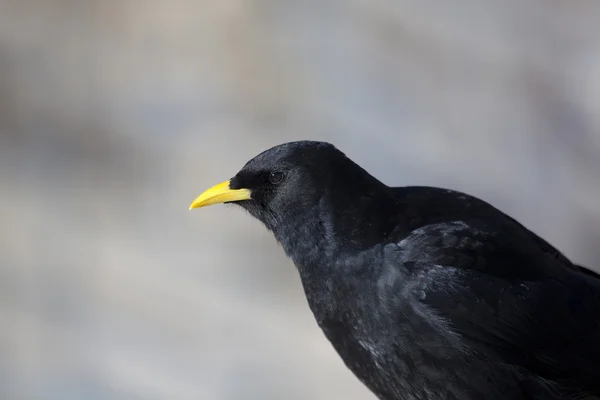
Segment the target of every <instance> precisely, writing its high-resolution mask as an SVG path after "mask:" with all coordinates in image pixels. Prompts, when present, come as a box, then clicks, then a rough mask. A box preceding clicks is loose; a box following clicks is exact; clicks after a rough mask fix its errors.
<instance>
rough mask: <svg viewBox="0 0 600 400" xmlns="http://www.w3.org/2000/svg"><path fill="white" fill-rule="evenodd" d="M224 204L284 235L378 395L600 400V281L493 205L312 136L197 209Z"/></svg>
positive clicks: (210, 194)
mask: <svg viewBox="0 0 600 400" xmlns="http://www.w3.org/2000/svg"><path fill="white" fill-rule="evenodd" d="M216 203H235V204H238V205H239V206H241V207H243V208H244V209H246V210H247V211H249V212H250V214H252V215H253V216H254V217H256V218H258V219H259V220H260V221H262V222H263V223H264V224H265V225H266V226H267V228H268V229H269V230H271V231H272V232H273V234H274V235H275V238H276V239H277V241H278V242H279V243H280V244H281V245H282V247H283V249H284V250H285V252H286V253H287V255H288V256H289V257H290V258H291V259H292V260H293V262H294V264H295V265H296V267H297V269H298V271H299V274H300V277H301V280H302V285H303V288H304V292H305V294H306V298H307V300H308V304H309V306H310V309H311V310H312V312H313V314H314V316H315V318H316V321H317V323H318V324H319V326H320V327H321V328H322V330H323V332H324V333H325V335H326V337H327V338H328V339H329V341H330V342H331V343H332V344H333V346H334V347H335V349H336V351H337V352H338V353H339V355H340V356H341V358H342V359H343V361H344V363H345V364H346V365H347V367H348V368H349V369H350V370H351V371H352V372H353V373H354V374H355V375H356V376H357V377H358V378H359V379H360V380H361V381H362V382H363V383H364V384H365V385H366V386H367V387H368V388H369V389H370V390H371V391H372V392H373V393H374V394H375V395H376V396H377V397H378V398H379V399H382V400H421V399H440V400H526V399H527V400H530V399H532V400H533V399H535V400H558V399H580V398H583V397H585V396H586V395H587V396H589V395H595V396H600V276H599V275H598V274H596V273H594V272H592V271H590V270H587V269H585V268H583V267H581V266H578V265H575V264H573V263H572V262H571V261H569V260H568V259H567V258H566V257H565V256H564V255H563V254H561V253H560V252H559V251H558V250H556V249H555V248H554V247H552V246H551V245H550V244H548V243H547V242H546V241H545V240H543V239H542V238H540V237H539V236H537V235H536V234H534V233H533V232H531V231H530V230H528V229H527V228H525V227H524V226H523V225H521V224H520V223H518V222H517V221H515V220H514V219H512V218H511V217H509V216H507V215H506V214H504V213H502V212H501V211H499V210H498V209H496V208H494V207H493V206H492V205H490V204H488V203H486V202H484V201H482V200H480V199H477V198H475V197H473V196H469V195H467V194H464V193H460V192H456V191H452V190H446V189H441V188H435V187H424V186H422V187H421V186H419V187H389V186H386V185H385V184H383V183H382V182H380V181H379V180H377V179H376V178H374V177H373V176H371V175H370V174H369V173H368V172H366V171H365V170H364V169H363V168H361V167H360V166H358V165H357V164H355V163H354V162H353V161H352V160H350V159H349V158H348V157H346V156H345V155H344V154H343V153H342V152H341V151H339V150H338V149H336V148H335V147H334V146H333V145H331V144H329V143H323V142H311V141H300V142H292V143H286V144H282V145H279V146H276V147H273V148H271V149H269V150H266V151H264V152H263V153H261V154H259V155H258V156H256V157H255V158H253V159H252V160H250V161H249V162H248V163H247V164H246V165H245V166H244V167H243V168H242V169H241V171H239V172H238V173H237V174H236V175H235V176H234V177H233V178H231V180H229V181H226V182H223V183H221V184H219V185H217V186H214V187H213V188H211V189H209V190H207V191H206V192H204V193H203V194H201V195H200V196H199V197H198V198H197V199H196V200H195V201H194V202H193V203H192V205H191V206H190V209H191V208H198V207H203V206H206V205H210V204H216ZM557 229H560V227H557Z"/></svg>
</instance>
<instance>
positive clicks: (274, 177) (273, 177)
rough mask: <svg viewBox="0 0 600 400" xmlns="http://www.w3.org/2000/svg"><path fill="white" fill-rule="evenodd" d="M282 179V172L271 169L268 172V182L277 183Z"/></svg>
mask: <svg viewBox="0 0 600 400" xmlns="http://www.w3.org/2000/svg"><path fill="white" fill-rule="evenodd" d="M281 181H283V172H279V171H273V172H271V173H270V174H269V182H271V183H272V184H273V185H277V184H278V183H281Z"/></svg>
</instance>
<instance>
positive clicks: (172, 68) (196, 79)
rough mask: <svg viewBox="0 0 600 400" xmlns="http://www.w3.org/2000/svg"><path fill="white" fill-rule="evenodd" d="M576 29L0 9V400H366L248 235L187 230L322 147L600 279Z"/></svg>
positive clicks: (271, 5)
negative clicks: (466, 204) (242, 180)
mask: <svg viewBox="0 0 600 400" xmlns="http://www.w3.org/2000/svg"><path fill="white" fill-rule="evenodd" d="M599 19H600V3H599V2H597V1H590V0H569V1H552V0H544V1H542V0H463V1H458V2H444V1H441V2H440V1H433V0H396V1H384V0H370V1H364V0H346V1H340V0H319V1H316V0H308V1H302V2H299V1H295V0H279V1H275V0H219V1H208V0H204V1H202V0H196V1H191V0H189V1H186V0H172V1H158V0H125V1H115V0H88V1H72V0H13V1H10V0H0V398H2V399H7V400H11V399H16V400H21V399H27V400H29V399H44V400H46V399H51V400H54V399H61V400H70V399H93V400H101V399H102V400H104V399H110V400H112V399H118V400H120V399H144V400H150V399H152V400H155V399H156V400H158V399H161V400H162V399H169V400H171V399H173V400H178V399H208V400H248V399H257V400H271V399H277V400H279V399H285V400H304V399H314V400H331V399H348V400H369V399H373V396H372V395H371V394H370V393H369V392H368V391H367V390H366V389H365V388H364V387H363V386H362V385H361V384H360V383H359V382H358V381H357V380H356V379H355V378H354V377H353V376H352V375H351V373H350V372H349V371H347V369H346V368H345V367H344V365H343V363H342V362H341V360H340V359H339V358H338V357H337V355H336V354H335V353H334V351H333V350H332V348H331V346H330V345H329V343H328V342H327V341H326V339H325V338H324V336H323V335H322V333H321V332H320V331H319V329H318V328H317V327H316V324H315V322H314V320H313V318H312V315H311V314H310V312H309V310H308V307H307V306H306V303H305V299H304V296H303V293H302V290H301V287H300V282H299V279H298V276H297V273H296V271H295V270H294V267H293V265H292V264H291V262H290V261H288V260H287V259H286V258H285V256H284V255H283V252H282V251H281V249H280V248H279V247H278V246H277V245H276V243H275V241H274V240H273V239H272V237H271V236H270V234H269V233H268V232H266V230H265V229H264V228H263V227H262V226H261V225H260V224H259V223H258V222H256V221H254V220H252V219H251V218H250V217H249V216H248V215H247V214H246V213H244V212H242V211H240V210H236V209H235V208H233V207H226V206H217V207H215V208H211V209H210V210H208V209H207V210H197V211H195V212H189V211H188V205H189V203H190V202H191V201H192V200H193V199H194V198H195V197H196V195H198V194H199V193H200V192H201V191H202V190H204V189H205V188H207V187H208V186H210V185H212V184H215V183H218V182H221V181H222V180H224V179H227V178H229V177H230V176H232V175H233V174H234V173H235V172H236V171H237V170H238V168H240V167H241V166H242V165H243V164H244V163H245V162H246V161H247V160H248V159H249V158H251V157H252V156H254V155H255V154H256V153H258V152H259V151H261V150H264V149H265V148H267V147H270V146H272V145H275V144H278V143H281V142H284V141H289V140H296V139H318V140H327V141H331V142H333V143H335V144H336V145H337V146H338V147H339V148H341V149H342V150H343V151H345V152H346V153H347V154H348V155H349V156H350V157H351V158H353V159H354V160H356V161H357V162H358V163H360V164H361V165H363V166H364V167H365V168H367V169H368V170H369V171H371V172H372V173H373V174H375V175H376V176H377V177H379V178H381V179H382V180H383V181H384V182H386V183H388V184H393V185H410V184H423V185H438V186H444V187H450V188H454V189H458V190H463V191H467V192H469V193H471V194H474V195H477V196H480V197H482V198H484V199H485V200H488V201H490V202H492V203H493V204H495V205H496V206H497V207H499V208H500V209H502V210H503V211H505V212H508V213H509V214H510V215H512V216H514V217H516V218H518V219H519V220H521V221H522V222H523V223H525V224H526V225H527V226H528V227H530V228H531V229H533V230H534V231H536V232H537V233H539V234H541V235H542V236H544V237H545V238H547V239H548V240H549V241H550V242H551V243H553V244H554V245H555V246H557V247H558V248H560V249H561V250H563V251H564V252H565V253H566V254H567V255H568V256H569V257H571V258H572V259H573V260H575V261H577V262H579V263H583V264H587V265H590V266H591V267H592V268H594V269H599V268H600V260H599V256H600V248H599V247H600V200H599V199H600V176H599V173H600V23H598V21H599Z"/></svg>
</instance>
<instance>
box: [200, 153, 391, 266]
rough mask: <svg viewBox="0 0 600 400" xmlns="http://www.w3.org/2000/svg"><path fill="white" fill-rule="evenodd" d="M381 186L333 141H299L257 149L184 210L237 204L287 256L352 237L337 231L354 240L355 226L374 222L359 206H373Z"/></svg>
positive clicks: (347, 242) (348, 239) (348, 241)
mask: <svg viewBox="0 0 600 400" xmlns="http://www.w3.org/2000/svg"><path fill="white" fill-rule="evenodd" d="M382 188H385V186H384V185H383V184H382V183H381V182H379V181H378V180H376V179H375V178H374V177H372V176H371V175H369V174H368V173H367V172H366V171H365V170H363V169H362V168H361V167H359V166H358V165H357V164H355V163H354V162H352V160H350V159H349V158H348V157H346V156H345V155H344V153H342V152H341V151H340V150H338V149H337V148H335V147H334V146H333V145H331V144H329V143H325V142H313V141H299V142H290V143H285V144H281V145H279V146H275V147H272V148H270V149H268V150H266V151H264V152H262V153H260V154H259V155H257V156H256V157H254V158H253V159H251V160H250V161H248V162H247V163H246V165H244V167H243V168H242V169H241V170H240V171H239V172H238V173H237V174H235V176H234V177H233V178H231V179H229V180H227V181H225V182H222V183H220V184H218V185H216V186H213V187H212V188H210V189H208V190H206V191H205V192H204V193H202V194H201V195H200V196H198V197H197V198H196V199H195V200H194V201H193V202H192V204H191V206H190V209H194V208H200V207H205V206H208V205H213V204H219V203H234V204H237V205H239V206H241V207H243V208H245V209H246V210H248V211H249V212H250V214H252V215H253V216H254V217H256V218H257V219H259V220H260V221H262V222H263V223H264V224H265V225H266V226H267V228H268V229H270V230H271V231H273V233H274V234H275V236H276V238H277V239H278V240H279V241H280V242H281V243H282V244H283V246H284V248H285V249H286V251H287V253H288V254H290V255H292V253H298V252H300V253H306V252H307V251H308V247H310V246H312V247H315V248H321V250H322V247H323V243H329V244H330V245H334V244H335V243H334V242H335V240H338V242H339V243H342V242H343V243H346V244H349V243H350V244H351V242H352V238H350V237H344V236H343V235H349V234H350V233H352V232H354V233H356V235H357V238H360V236H359V234H360V233H361V232H360V229H357V227H358V225H359V224H363V225H364V223H365V222H367V223H374V222H373V221H365V220H364V219H365V218H364V217H365V216H366V214H365V209H367V208H368V207H369V206H371V207H372V206H373V204H372V201H371V200H372V199H373V198H382V196H381V190H379V189H382ZM378 196H379V197H378ZM347 232H349V233H347ZM357 240H358V239H357ZM300 245H304V246H305V248H303V249H299V248H298V246H300ZM311 251H312V250H311Z"/></svg>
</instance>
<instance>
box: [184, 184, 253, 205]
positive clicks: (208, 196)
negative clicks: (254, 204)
mask: <svg viewBox="0 0 600 400" xmlns="http://www.w3.org/2000/svg"><path fill="white" fill-rule="evenodd" d="M250 199H251V197H250V190H248V189H230V188H229V181H225V182H222V183H219V184H218V185H215V186H213V187H211V188H210V189H208V190H207V191H205V192H204V193H202V194H201V195H200V196H198V197H196V200H194V201H193V202H192V204H191V205H190V210H191V209H193V208H200V207H206V206H211V205H213V204H219V203H226V202H229V201H240V200H250Z"/></svg>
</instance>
